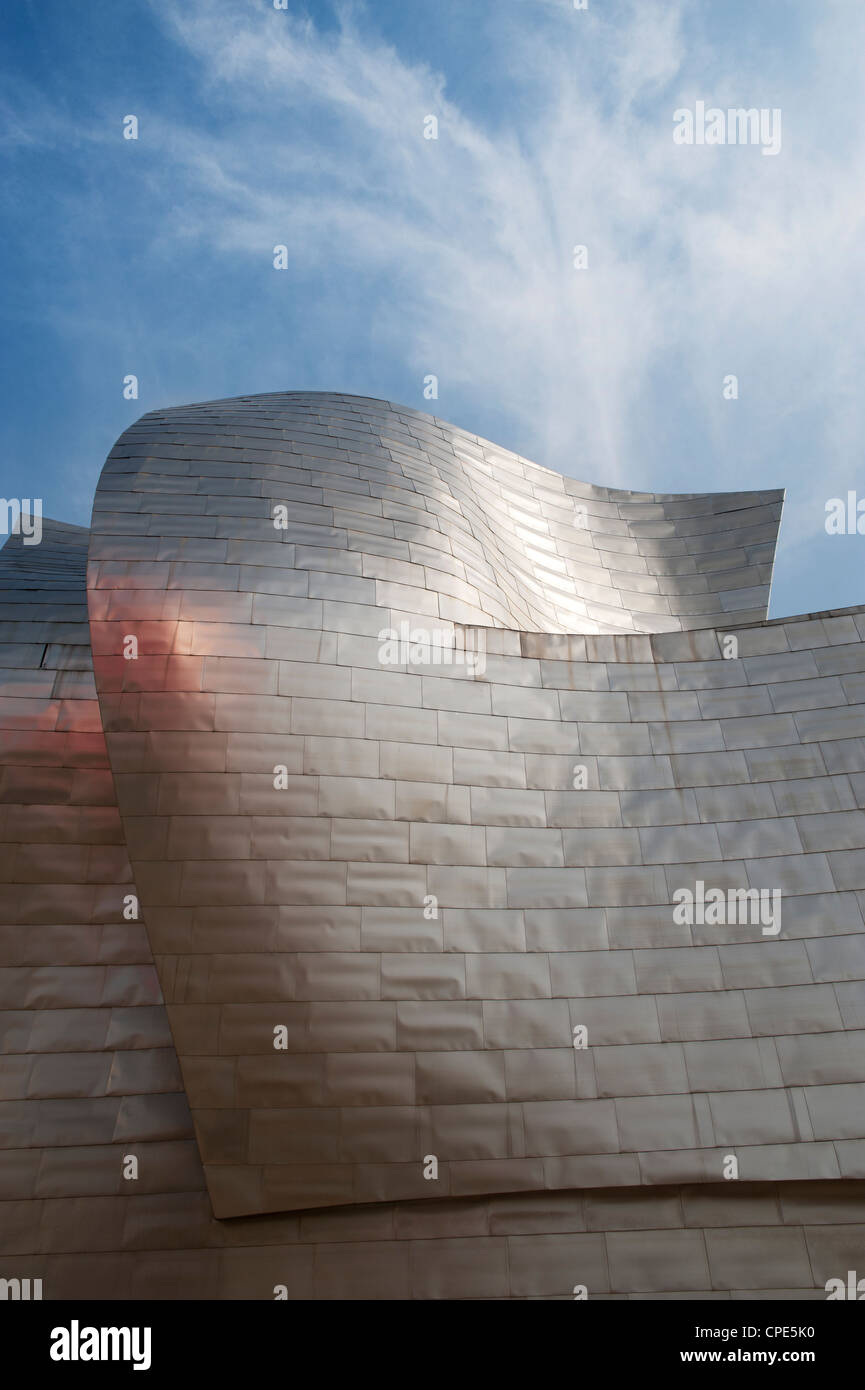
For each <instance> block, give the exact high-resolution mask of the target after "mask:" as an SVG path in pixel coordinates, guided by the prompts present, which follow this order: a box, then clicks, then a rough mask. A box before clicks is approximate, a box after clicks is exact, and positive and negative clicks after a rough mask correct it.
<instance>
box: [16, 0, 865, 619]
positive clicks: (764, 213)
mask: <svg viewBox="0 0 865 1390" xmlns="http://www.w3.org/2000/svg"><path fill="white" fill-rule="evenodd" d="M0 32H2V38H3V43H2V54H3V56H2V85H0V91H2V96H0V120H2V133H0V160H2V166H3V167H2V181H0V199H2V210H3V223H4V237H3V242H2V248H3V249H2V253H0V254H2V256H3V261H4V266H3V269H4V272H5V274H4V277H3V280H4V300H3V305H4V307H3V314H4V318H5V324H4V327H5V332H4V334H3V368H4V370H3V374H2V391H3V409H2V416H0V428H2V435H3V438H2V449H3V475H2V492H3V494H4V495H5V496H7V497H11V496H16V497H20V496H32V495H34V494H35V495H37V496H41V497H42V498H43V500H44V509H45V512H46V514H47V515H52V516H55V517H59V518H61V519H63V520H68V521H75V522H79V523H81V524H87V522H88V520H89V514H90V504H91V500H92V495H93V490H94V486H95V483H96V479H97V477H98V473H99V469H100V468H101V465H102V462H103V460H104V458H105V455H106V453H107V452H108V450H109V449H110V447H111V445H112V443H113V441H114V440H115V439H116V437H117V436H118V435H119V434H120V433H121V432H122V430H123V429H124V428H125V427H126V426H127V425H128V424H129V423H131V421H132V420H133V419H135V418H136V417H137V416H138V415H140V414H141V413H143V412H144V411H147V410H151V409H154V408H156V407H158V406H162V405H171V404H178V403H182V402H184V401H193V400H206V399H210V398H214V397H222V396H230V395H235V394H240V393H247V392H257V391H276V390H293V389H305V390H344V391H349V392H356V393H358V394H361V395H370V396H380V397H384V398H386V399H389V400H395V401H400V402H403V403H405V404H407V405H411V406H414V407H415V408H417V409H429V410H431V411H432V413H434V414H437V415H439V416H441V417H443V418H445V419H448V420H451V421H453V422H454V423H455V424H458V425H460V426H462V427H464V428H466V429H469V430H471V431H474V432H477V433H479V434H482V435H485V436H486V437H488V438H491V439H493V440H495V441H496V442H497V443H500V444H502V445H504V446H505V447H507V448H510V449H514V450H517V451H518V452H520V453H523V454H524V455H526V456H527V457H529V458H531V459H534V460H535V461H536V462H538V463H542V464H546V465H548V466H550V467H553V468H557V469H559V470H561V471H562V472H565V473H569V474H572V475H573V476H576V477H579V478H584V479H587V480H589V481H597V482H602V483H608V484H612V485H615V486H621V487H634V488H641V489H646V490H658V491H683V492H699V491H704V490H712V489H724V488H750V487H754V488H759V487H779V486H783V487H786V489H787V503H786V508H785V515H784V522H783V526H782V535H781V546H780V550H779V555H778V561H777V564H776V570H775V581H774V585H773V592H772V613H773V616H783V615H785V614H788V613H794V612H801V611H806V610H811V611H813V610H817V609H823V608H831V607H844V606H847V605H850V604H854V603H861V602H863V601H865V564H863V558H865V536H856V535H845V536H831V537H830V536H827V534H826V532H825V529H824V516H825V503H826V500H827V499H828V498H831V497H835V496H843V495H845V494H846V492H847V491H848V490H850V489H853V490H857V491H858V496H859V497H860V498H865V466H863V461H862V438H863V424H865V420H863V416H865V392H863V381H865V352H863V346H865V328H863V319H862V305H863V302H865V301H863V258H865V249H863V248H865V225H863V224H865V197H863V192H862V190H863V188H865V92H863V85H862V82H861V72H860V64H861V53H862V52H863V50H865V6H863V5H862V4H861V0H821V3H820V4H815V3H812V0H760V2H759V4H753V3H742V0H725V3H724V4H723V5H718V4H714V3H709V2H708V0H669V3H666V0H665V3H663V4H658V3H648V2H647V0H589V8H588V10H586V11H575V10H574V9H573V5H572V3H571V0H434V3H427V0H399V3H397V2H396V0H376V3H368V4H365V5H364V4H360V3H346V4H332V3H329V2H328V0H314V2H312V0H310V3H307V4H300V3H295V2H294V0H289V8H288V10H287V11H275V10H274V9H273V5H272V0H78V3H75V4H69V3H68V0H8V3H7V4H6V5H4V6H3V8H2V13H0ZM698 100H703V101H705V102H706V103H707V105H710V106H712V105H714V106H718V107H721V108H726V107H728V106H746V107H758V108H763V107H766V108H776V107H778V108H780V109H781V113H782V148H781V151H780V153H779V154H778V155H777V156H775V157H766V156H764V155H763V154H762V152H761V150H760V148H758V147H754V146H748V147H746V146H733V145H730V146H724V147H708V146H703V147H699V148H698V147H694V146H692V147H687V146H677V145H675V144H674V143H673V140H672V130H673V112H674V110H676V109H677V108H680V107H685V106H687V107H691V108H693V107H694V104H695V102H696V101H698ZM128 114H134V115H137V117H138V119H139V139H138V140H137V141H130V140H124V139H123V138H122V120H123V117H124V116H126V115H128ZM430 114H433V115H435V116H436V117H437V119H438V121H439V138H438V140H435V141H432V140H424V138H423V123H424V117H425V116H427V115H430ZM278 243H282V244H285V245H286V246H287V247H288V248H289V266H288V269H286V270H284V271H277V270H274V268H273V247H274V245H276V244H278ZM577 244H581V245H585V246H587V247H588V257H589V264H588V268H587V269H585V270H580V271H577V270H575V269H574V266H573V247H574V246H575V245H577ZM128 373H134V374H135V375H136V376H137V377H138V378H139V383H140V388H139V398H138V400H131V401H127V400H124V399H123V394H122V383H123V378H124V377H125V376H126V375H127V374H128ZM431 373H432V374H435V375H436V376H437V377H438V379H439V397H438V400H437V401H435V402H427V401H425V400H424V397H423V380H424V377H425V376H426V375H427V374H431ZM731 373H732V374H735V375H736V376H737V377H738V382H739V397H738V399H737V400H734V401H731V400H725V399H724V398H723V393H722V386H723V380H724V377H725V376H727V375H728V374H731Z"/></svg>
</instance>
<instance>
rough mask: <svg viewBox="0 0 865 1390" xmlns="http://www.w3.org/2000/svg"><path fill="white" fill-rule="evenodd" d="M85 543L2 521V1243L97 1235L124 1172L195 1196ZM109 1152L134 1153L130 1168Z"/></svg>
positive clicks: (73, 534)
mask: <svg viewBox="0 0 865 1390" xmlns="http://www.w3.org/2000/svg"><path fill="white" fill-rule="evenodd" d="M87 541H88V532H87V531H86V530H85V529H84V528H82V527H76V526H67V525H63V524H61V523H59V522H55V521H48V520H46V521H45V522H44V523H43V535H42V540H41V542H40V543H39V544H35V545H29V544H27V543H25V542H24V541H22V538H21V537H20V536H17V535H16V536H12V537H10V539H9V540H8V541H7V542H6V544H5V546H4V547H3V549H2V551H0V614H2V620H0V922H2V925H0V1037H2V1050H3V1053H4V1056H3V1063H2V1098H0V1192H2V1195H3V1196H4V1197H5V1198H6V1199H7V1201H6V1203H5V1207H4V1209H5V1210H6V1212H7V1213H9V1212H10V1209H11V1213H12V1220H11V1229H12V1231H13V1232H14V1235H13V1250H12V1252H11V1253H15V1249H14V1247H15V1246H16V1245H17V1248H18V1249H20V1248H21V1245H20V1241H21V1239H22V1237H24V1236H26V1238H27V1241H28V1242H29V1243H27V1244H25V1246H24V1248H25V1249H27V1250H31V1251H32V1250H39V1249H48V1250H58V1249H63V1248H66V1247H67V1245H68V1247H70V1248H72V1249H83V1248H87V1245H88V1242H89V1241H90V1240H91V1239H92V1238H93V1231H94V1227H95V1228H96V1229H97V1231H98V1235H97V1240H98V1242H99V1243H100V1244H101V1246H104V1247H107V1248H111V1245H112V1244H113V1243H117V1242H119V1241H120V1240H121V1238H122V1229H123V1215H124V1208H123V1207H122V1205H121V1204H120V1202H119V1194H120V1193H121V1192H122V1191H123V1190H124V1188H126V1189H127V1190H128V1191H130V1192H131V1191H137V1192H141V1193H153V1192H154V1191H156V1192H179V1191H186V1192H187V1193H189V1197H188V1200H189V1201H190V1202H194V1201H196V1200H198V1201H206V1198H205V1196H204V1193H203V1181H202V1176H201V1169H200V1163H199V1160H198V1154H197V1152H196V1147H195V1140H194V1136H193V1132H192V1123H191V1120H190V1117H189V1108H188V1105H187V1102H186V1097H185V1095H184V1094H183V1089H182V1083H181V1079H180V1071H179V1068H178V1065H177V1058H176V1055H175V1052H174V1048H173V1045H172V1042H171V1037H170V1033H169V1029H168V1021H167V1018H166V1016H165V1009H164V1007H163V1006H162V1003H161V996H160V992H159V985H158V982H157V979H156V971H155V969H154V965H153V958H152V955H151V952H150V947H149V945H148V942H147V937H146V934H145V931H144V928H143V926H142V924H141V923H140V921H139V922H133V921H126V920H124V917H123V907H124V901H123V900H124V895H125V894H129V893H132V892H134V886H133V884H132V881H131V871H130V867H129V858H128V855H127V852H126V846H125V844H124V841H123V832H122V828H121V824H120V816H119V814H118V811H117V803H116V800H115V796H114V787H113V783H112V778H111V773H110V770H109V767H108V758H107V755H106V751H105V739H104V736H103V733H102V726H101V722H100V718H99V707H98V704H97V700H96V690H95V687H94V684H93V673H92V661H91V655H90V632H89V628H88V624H87V607H86V592H85V567H86V557H87ZM124 1154H130V1155H133V1156H135V1157H137V1159H138V1161H139V1163H140V1165H141V1170H142V1171H141V1175H140V1178H139V1179H138V1180H137V1181H136V1182H135V1183H133V1184H130V1183H128V1182H125V1181H124V1179H123V1176H122V1171H121V1170H122V1167H123V1156H124ZM196 1190H197V1191H198V1193H199V1195H198V1197H197V1198H196V1196H195V1191H196ZM10 1198H14V1199H17V1200H15V1201H10V1200H9V1199H10ZM24 1218H26V1219H24ZM7 1228H8V1227H7ZM34 1228H35V1229H34ZM4 1253H5V1254H6V1255H7V1256H8V1255H9V1253H10V1250H9V1247H8V1245H7V1246H6V1248H5V1250H4Z"/></svg>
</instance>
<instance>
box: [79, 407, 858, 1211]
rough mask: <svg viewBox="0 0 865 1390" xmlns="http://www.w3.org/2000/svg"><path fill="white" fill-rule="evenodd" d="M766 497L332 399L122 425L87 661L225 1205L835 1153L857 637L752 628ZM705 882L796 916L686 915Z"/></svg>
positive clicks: (851, 987)
mask: <svg viewBox="0 0 865 1390" xmlns="http://www.w3.org/2000/svg"><path fill="white" fill-rule="evenodd" d="M581 500H584V501H585V504H586V515H587V517H588V524H587V525H585V526H584V525H583V524H582V522H583V521H584V520H585V518H584V517H583V514H582V513H580V512H579V511H578V509H577V507H578V503H579V501H581ZM780 500H781V499H780V494H778V493H771V494H762V495H757V496H755V497H748V496H747V495H745V496H738V497H736V498H730V497H723V496H722V497H718V498H711V497H705V496H703V497H694V498H686V499H670V498H656V497H652V498H646V497H633V496H631V495H630V494H628V495H625V494H622V493H615V494H614V493H611V492H608V491H607V490H604V489H597V488H590V487H587V486H586V485H583V484H579V483H574V482H573V481H572V480H570V479H563V478H561V477H560V476H558V475H556V474H552V473H550V472H549V471H548V470H545V469H540V468H537V467H536V466H535V465H532V464H529V463H527V462H526V461H525V460H521V459H518V458H516V457H515V456H513V455H509V454H507V453H506V452H505V451H503V450H500V449H497V448H495V447H494V446H492V445H488V444H486V443H485V442H484V441H479V440H476V439H473V438H472V437H470V436H466V435H464V434H463V433H462V432H460V431H457V430H454V429H452V428H451V427H449V426H446V425H444V424H443V423H442V422H440V421H436V420H432V419H431V418H430V417H425V416H420V415H418V414H417V413H416V412H412V411H407V410H404V409H402V408H400V407H391V406H388V405H386V404H385V403H383V402H376V401H366V400H363V399H361V398H352V397H339V396H326V395H305V394H295V393H287V394H285V395H277V396H267V397H251V398H243V399H239V400H236V401H227V402H210V403H207V404H205V405H202V406H197V407H182V408H178V409H176V410H169V411H164V412H158V413H154V414H152V415H150V416H146V417H144V418H143V419H142V420H141V421H139V422H138V424H137V425H135V426H133V427H132V428H131V429H130V430H129V431H127V432H126V434H125V435H124V436H123V437H122V439H121V440H120V441H119V442H118V444H117V446H116V447H115V449H114V450H113V451H112V454H111V456H110V458H109V461H108V463H107V464H106V467H105V470H104V472H103V475H102V479H101V481H100V485H99V489H98V492H97V497H96V503H95V507H94V517H93V535H92V540H91V548H90V559H91V566H90V577H89V602H90V615H91V629H92V635H93V647H94V659H95V671H96V678H97V684H98V687H99V696H100V705H101V710H102V716H103V720H104V725H105V729H106V734H107V741H108V748H109V753H110V757H111V764H112V768H113V771H114V774H115V783H116V788H117V795H118V801H119V804H120V809H121V813H122V815H123V821H124V829H125V834H126V838H127V843H128V846H129V853H130V858H131V860H132V864H133V867H134V872H135V880H136V883H137V885H138V889H139V892H140V895H141V899H142V903H143V907H144V916H145V919H146V922H147V929H148V932H149V936H150V941H151V945H152V947H153V950H154V955H155V958H156V963H157V968H158V971H159V975H160V981H161V985H162V989H163V992H164V995H165V998H166V1001H167V1006H168V1010H169V1015H170V1018H171V1022H172V1029H173V1033H174V1037H175V1041H176V1045H177V1049H178V1054H179V1056H180V1059H181V1064H182V1068H183V1077H184V1083H185V1086H186V1090H187V1094H188V1096H189V1099H190V1105H191V1108H192V1111H193V1116H194V1120H195V1125H196V1132H197V1135H198V1139H199V1144H200V1146H201V1152H202V1157H203V1160H204V1165H205V1172H206V1176H207V1182H208V1187H209V1191H210V1194H211V1197H212V1199H213V1204H214V1209H215V1211H216V1214H217V1215H218V1216H223V1217H224V1216H234V1215H245V1214H252V1213H259V1212H268V1211H270V1212H275V1211H280V1210H286V1209H294V1210H296V1209H299V1208H309V1207H316V1206H334V1205H339V1204H356V1203H375V1202H393V1201H398V1200H399V1201H402V1200H405V1199H408V1198H421V1197H424V1198H430V1197H435V1198H438V1199H443V1198H453V1197H468V1196H472V1195H473V1194H479V1195H483V1196H486V1195H488V1194H490V1193H493V1192H502V1191H510V1192H513V1191H524V1192H526V1193H527V1194H529V1193H534V1194H538V1193H543V1192H547V1193H549V1192H550V1191H551V1190H553V1189H566V1188H574V1187H579V1188H583V1189H586V1188H593V1187H597V1188H599V1189H601V1188H603V1189H609V1188H612V1187H614V1186H617V1185H619V1186H621V1187H622V1188H628V1189H631V1188H634V1187H635V1186H640V1185H653V1184H660V1185H663V1184H670V1183H674V1184H681V1183H706V1184H708V1185H711V1184H713V1183H715V1182H717V1180H718V1179H719V1178H720V1177H721V1176H722V1171H723V1162H724V1159H725V1156H726V1155H727V1154H729V1153H731V1152H732V1153H734V1154H735V1155H736V1156H737V1158H738V1160H739V1163H740V1177H741V1178H743V1179H745V1180H749V1181H755V1180H756V1181H758V1182H763V1181H775V1180H779V1179H783V1180H792V1179H800V1178H801V1179H815V1178H821V1179H835V1178H838V1177H841V1176H850V1177H858V1176H859V1174H860V1172H861V1165H862V1152H863V1142H865V1127H863V1121H862V1119H861V1115H862V1113H863V1112H862V1110H861V1107H859V1106H858V1105H854V1106H853V1110H852V1114H853V1118H851V1104H852V1103H853V1102H855V1101H856V1098H857V1097H859V1096H860V1095H861V1093H863V1091H865V1085H863V1064H862V1056H863V1053H862V1041H863V1038H862V1034H861V1032H860V1031H859V1016H858V1014H857V1012H856V1009H857V1004H856V999H857V998H858V995H857V991H858V990H860V989H861V981H862V979H863V977H865V966H863V922H862V911H861V907H862V894H863V890H865V876H863V853H862V845H863V840H865V836H863V819H865V818H863V812H862V809H861V807H862V774H863V773H865V764H863V747H865V744H863V738H865V722H863V709H862V681H863V667H865V662H863V640H862V639H863V636H865V627H863V617H862V613H861V611H860V610H855V611H854V610H851V611H849V612H847V613H844V614H838V615H835V614H833V615H825V616H823V617H821V618H819V619H815V620H792V621H789V622H786V623H767V622H766V621H765V602H766V587H767V584H768V579H769V565H770V562H771V555H772V547H773V544H774V539H775V535H776V529H777V519H778V511H779V508H780ZM280 505H284V516H283V517H282V518H281V520H282V521H283V522H284V524H282V525H280V526H279V527H278V528H277V527H275V526H274V508H275V507H279V506H280ZM577 519H578V520H579V524H577ZM627 576H637V577H639V584H638V583H637V580H636V578H627ZM627 585H630V587H627ZM600 589H602V590H603V594H602V595H601V594H600V592H599V590H600ZM725 614H726V618H723V615H725ZM734 618H735V622H736V626H735V627H732V628H730V627H729V626H728V625H727V624H728V623H729V622H731V621H732V620H733V619H734ZM722 620H723V622H724V626H723V627H718V626H717V625H718V624H719V623H720V622H721V621H722ZM403 623H406V624H408V628H409V630H411V631H427V632H429V631H430V630H435V631H439V630H442V629H443V630H445V631H446V632H448V633H449V634H452V633H453V632H454V631H455V630H456V631H457V632H458V633H459V634H460V635H461V636H463V637H465V636H466V635H468V636H470V637H471V643H469V645H473V646H474V649H475V650H479V651H482V654H483V658H484V660H483V669H481V668H480V667H477V668H476V669H468V668H467V666H466V665H465V664H459V663H454V662H439V663H438V664H437V663H435V662H432V663H429V662H428V663H427V664H426V665H425V666H424V665H421V664H418V663H417V662H415V661H414V659H413V658H412V657H410V656H409V655H408V654H407V653H405V652H403V653H402V656H403V660H401V661H400V662H398V663H397V664H388V661H387V660H385V659H384V658H383V654H382V634H383V633H385V632H387V631H389V630H397V631H399V630H401V628H402V624H403ZM650 628H651V629H654V631H652V632H649V631H648V630H647V629H650ZM681 628H688V629H703V630H699V631H695V630H689V631H681V630H674V629H681ZM575 629H578V630H580V631H581V633H582V635H580V636H574V635H569V631H568V630H570V633H571V634H572V633H573V631H574V630H575ZM600 629H604V631H600ZM626 629H628V630H627V631H626ZM641 629H642V630H643V631H641ZM664 629H667V630H664ZM729 635H733V636H735V637H736V639H737V641H738V649H737V651H736V653H735V655H734V658H733V659H727V657H728V655H729V653H728V650H727V644H726V642H725V639H726V637H727V636H729ZM129 638H135V639H136V641H137V644H138V652H137V657H136V659H134V660H126V659H125V658H124V654H123V653H124V643H125V642H127V640H128V639H129ZM578 768H581V769H584V776H585V785H584V786H582V785H580V786H579V788H578V784H577V782H575V773H576V772H577V769H578ZM698 881H699V882H701V883H704V884H705V885H706V887H707V888H717V889H721V890H723V891H726V890H727V889H730V888H732V889H760V888H764V889H767V890H770V891H771V890H775V889H777V890H779V891H780V892H781V894H782V895H783V931H782V933H781V934H780V936H779V937H777V938H772V937H767V936H766V935H765V934H764V933H763V932H762V929H761V926H760V924H759V923H754V922H753V921H752V922H750V923H747V922H746V923H743V924H735V923H731V924H727V925H720V926H716V925H713V926H708V925H706V924H704V923H702V922H698V923H694V924H690V925H689V924H687V923H682V922H680V921H677V920H676V918H675V916H674V914H673V898H674V894H675V893H676V890H677V889H679V888H682V887H689V886H690V887H691V888H692V889H693V888H695V886H696V883H697V882H698ZM425 908H429V909H434V910H430V911H425ZM580 1027H585V1028H586V1029H587V1033H588V1044H589V1045H588V1047H587V1048H586V1049H585V1050H577V1049H575V1048H574V1046H573V1034H574V1029H575V1028H580ZM276 1029H284V1030H285V1032H284V1040H285V1043H286V1046H285V1048H284V1049H276V1048H275V1047H274V1036H275V1030H276ZM429 1155H434V1156H435V1157H436V1159H437V1161H438V1176H437V1177H436V1178H435V1179H434V1180H428V1179H427V1178H425V1176H424V1171H423V1170H424V1161H425V1159H426V1158H427V1156H429Z"/></svg>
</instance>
